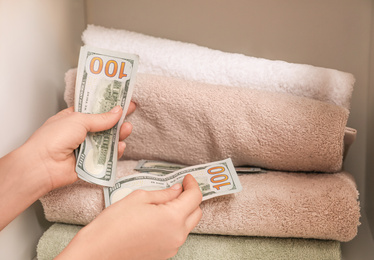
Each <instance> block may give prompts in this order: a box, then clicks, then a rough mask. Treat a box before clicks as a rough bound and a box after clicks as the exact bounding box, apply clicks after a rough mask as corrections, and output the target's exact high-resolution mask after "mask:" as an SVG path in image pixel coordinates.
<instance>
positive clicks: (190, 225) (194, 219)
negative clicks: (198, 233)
mask: <svg viewBox="0 0 374 260" xmlns="http://www.w3.org/2000/svg"><path fill="white" fill-rule="evenodd" d="M202 216H203V212H202V210H201V208H200V207H197V208H196V209H195V210H194V211H193V212H192V213H191V215H189V216H188V217H187V219H186V227H187V229H188V231H189V232H191V231H192V229H194V227H196V225H197V224H198V223H199V221H200V219H201V217H202Z"/></svg>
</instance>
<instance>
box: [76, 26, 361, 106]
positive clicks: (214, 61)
mask: <svg viewBox="0 0 374 260" xmlns="http://www.w3.org/2000/svg"><path fill="white" fill-rule="evenodd" d="M82 39H83V42H84V43H85V44H87V45H92V46H96V47H100V48H107V49H111V50H116V51H122V52H127V53H135V54H138V55H139V56H140V61H139V68H138V71H139V72H142V73H150V74H158V75H165V76H173V77H178V78H183V79H187V80H195V81H200V82H205V83H210V84H216V85H226V86H237V87H245V88H252V89H262V90H270V91H276V92H286V93H290V94H294V95H297V96H304V97H308V98H312V99H317V100H321V101H326V102H330V103H333V104H336V105H339V106H343V107H345V108H349V107H350V99H351V96H352V90H353V85H354V82H355V79H354V77H353V75H352V74H349V73H345V72H341V71H337V70H333V69H327V68H321V67H315V66H311V65H306V64H295V63H288V62H284V61H273V60H268V59H262V58H255V57H250V56H245V55H242V54H236V53H227V52H222V51H218V50H212V49H209V48H206V47H202V46H198V45H195V44H191V43H185V42H179V41H173V40H168V39H161V38H157V37H152V36H147V35H143V34H140V33H135V32H130V31H126V30H117V29H108V28H104V27H100V26H94V25H89V26H88V27H87V29H86V30H85V31H84V32H83V36H82Z"/></svg>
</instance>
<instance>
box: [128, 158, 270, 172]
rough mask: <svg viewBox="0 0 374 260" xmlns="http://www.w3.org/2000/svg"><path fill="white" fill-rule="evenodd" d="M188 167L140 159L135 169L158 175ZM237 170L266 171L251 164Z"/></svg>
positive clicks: (236, 168) (236, 169)
mask: <svg viewBox="0 0 374 260" xmlns="http://www.w3.org/2000/svg"><path fill="white" fill-rule="evenodd" d="M185 167H187V165H183V164H176V163H170V162H163V161H155V160H140V161H139V162H138V164H137V165H136V167H135V170H137V171H139V172H148V173H149V172H152V173H153V174H155V173H156V172H159V174H158V175H161V174H167V173H170V172H174V171H176V170H179V169H183V168H185ZM235 171H236V172H237V173H238V174H240V173H242V174H244V173H263V172H266V171H264V170H263V169H261V168H259V167H251V166H236V167H235Z"/></svg>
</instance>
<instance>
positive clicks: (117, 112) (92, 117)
mask: <svg viewBox="0 0 374 260" xmlns="http://www.w3.org/2000/svg"><path fill="white" fill-rule="evenodd" d="M77 114H79V120H80V121H81V123H82V124H83V125H84V127H85V128H86V130H87V132H99V131H104V130H108V129H110V128H112V127H113V126H114V125H115V124H116V123H117V122H118V121H119V119H120V118H121V115H122V108H121V107H120V106H115V107H114V108H113V109H112V110H110V111H109V112H106V113H102V114H83V113H77Z"/></svg>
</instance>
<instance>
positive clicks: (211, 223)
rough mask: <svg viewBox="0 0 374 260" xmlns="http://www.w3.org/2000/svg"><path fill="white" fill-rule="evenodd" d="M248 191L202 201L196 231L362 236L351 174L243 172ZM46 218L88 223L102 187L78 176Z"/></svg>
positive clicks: (57, 193) (46, 200)
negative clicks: (359, 233)
mask: <svg viewBox="0 0 374 260" xmlns="http://www.w3.org/2000/svg"><path fill="white" fill-rule="evenodd" d="M137 163H138V162H137V161H119V162H118V166H117V168H118V171H117V178H121V177H123V176H126V175H129V174H134V173H137V172H136V171H135V170H134V168H135V166H136V165H137ZM239 179H240V182H241V184H242V186H243V190H242V191H241V192H239V193H236V194H233V195H226V196H222V197H217V198H213V199H210V200H207V201H204V202H203V203H202V204H201V209H202V211H203V217H202V219H201V221H200V222H199V224H198V225H197V226H196V227H195V229H194V230H193V233H204V234H221V235H234V236H271V237H298V238H316V239H331V240H338V241H349V240H351V239H352V238H354V237H355V236H356V234H357V227H358V225H359V224H360V223H359V217H360V208H359V203H358V201H357V199H358V191H357V188H356V184H355V181H354V179H353V178H352V176H351V175H350V174H349V173H347V172H340V173H333V174H314V173H290V172H277V171H267V172H266V173H260V174H248V175H239ZM40 201H41V202H42V205H43V208H44V213H45V216H46V218H47V220H49V221H52V222H64V223H70V224H81V225H86V224H88V223H89V222H91V221H92V220H93V219H94V218H95V217H96V216H97V215H98V214H99V213H100V212H101V211H102V210H103V209H104V198H103V190H102V187H100V186H97V185H93V184H90V183H87V182H84V181H82V180H78V181H77V182H75V183H73V184H72V185H69V186H65V187H62V188H60V189H57V190H54V191H52V192H50V193H48V194H47V195H45V196H44V197H42V198H41V199H40Z"/></svg>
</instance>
